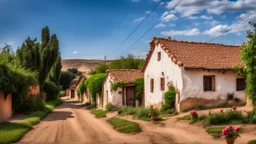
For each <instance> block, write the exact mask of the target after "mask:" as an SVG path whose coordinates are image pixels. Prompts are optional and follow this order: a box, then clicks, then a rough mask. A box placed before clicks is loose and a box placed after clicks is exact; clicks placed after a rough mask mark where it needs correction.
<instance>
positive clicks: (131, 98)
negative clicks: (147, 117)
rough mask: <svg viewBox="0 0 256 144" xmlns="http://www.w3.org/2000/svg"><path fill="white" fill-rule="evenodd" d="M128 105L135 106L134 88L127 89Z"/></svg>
mask: <svg viewBox="0 0 256 144" xmlns="http://www.w3.org/2000/svg"><path fill="white" fill-rule="evenodd" d="M126 105H127V106H135V87H134V86H128V87H126Z"/></svg>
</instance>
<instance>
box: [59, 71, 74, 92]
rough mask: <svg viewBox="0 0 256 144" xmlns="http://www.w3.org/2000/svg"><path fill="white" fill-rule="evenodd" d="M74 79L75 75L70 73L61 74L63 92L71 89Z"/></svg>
mask: <svg viewBox="0 0 256 144" xmlns="http://www.w3.org/2000/svg"><path fill="white" fill-rule="evenodd" d="M74 78H75V75H74V74H73V73H71V72H69V71H64V72H61V73H60V85H62V87H63V90H66V89H67V88H69V84H70V82H71V81H72V80H73V79H74Z"/></svg>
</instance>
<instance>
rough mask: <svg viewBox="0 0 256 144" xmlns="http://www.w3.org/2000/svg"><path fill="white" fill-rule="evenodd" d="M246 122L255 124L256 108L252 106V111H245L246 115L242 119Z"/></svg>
mask: <svg viewBox="0 0 256 144" xmlns="http://www.w3.org/2000/svg"><path fill="white" fill-rule="evenodd" d="M244 121H245V122H246V123H250V124H256V108H254V109H253V110H252V111H250V112H247V116H246V117H245V120H244Z"/></svg>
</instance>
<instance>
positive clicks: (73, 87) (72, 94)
mask: <svg viewBox="0 0 256 144" xmlns="http://www.w3.org/2000/svg"><path fill="white" fill-rule="evenodd" d="M77 80H78V78H75V79H73V80H72V81H71V82H70V84H69V98H71V99H76V100H78V96H77V92H76V83H77Z"/></svg>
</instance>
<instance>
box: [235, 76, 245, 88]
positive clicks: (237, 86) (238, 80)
mask: <svg viewBox="0 0 256 144" xmlns="http://www.w3.org/2000/svg"><path fill="white" fill-rule="evenodd" d="M241 80H243V81H244V86H243V88H241V87H239V85H238V82H240V83H241ZM240 86H241V84H240ZM245 89H246V81H245V78H236V91H244V90H245Z"/></svg>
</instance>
